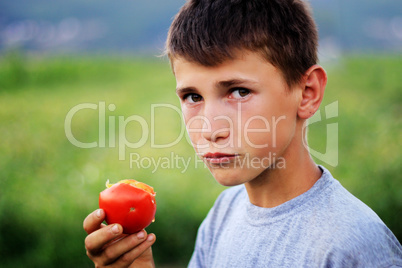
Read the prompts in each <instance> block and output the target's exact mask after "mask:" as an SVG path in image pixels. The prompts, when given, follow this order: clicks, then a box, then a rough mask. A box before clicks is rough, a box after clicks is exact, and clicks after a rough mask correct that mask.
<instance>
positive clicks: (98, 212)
mask: <svg viewBox="0 0 402 268" xmlns="http://www.w3.org/2000/svg"><path fill="white" fill-rule="evenodd" d="M96 217H98V218H100V217H102V210H101V209H98V210H97V211H96Z"/></svg>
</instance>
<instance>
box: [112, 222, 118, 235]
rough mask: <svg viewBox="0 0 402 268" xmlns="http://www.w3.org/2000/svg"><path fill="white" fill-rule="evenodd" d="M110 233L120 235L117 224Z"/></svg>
mask: <svg viewBox="0 0 402 268" xmlns="http://www.w3.org/2000/svg"><path fill="white" fill-rule="evenodd" d="M112 232H113V233H115V234H118V233H120V228H119V226H118V225H117V224H115V225H113V227H112Z"/></svg>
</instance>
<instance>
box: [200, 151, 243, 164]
mask: <svg viewBox="0 0 402 268" xmlns="http://www.w3.org/2000/svg"><path fill="white" fill-rule="evenodd" d="M238 156H239V155H238V154H226V153H206V154H204V155H203V158H204V160H205V161H207V162H208V163H210V164H229V163H230V162H232V161H233V160H234V159H235V158H237V157H238Z"/></svg>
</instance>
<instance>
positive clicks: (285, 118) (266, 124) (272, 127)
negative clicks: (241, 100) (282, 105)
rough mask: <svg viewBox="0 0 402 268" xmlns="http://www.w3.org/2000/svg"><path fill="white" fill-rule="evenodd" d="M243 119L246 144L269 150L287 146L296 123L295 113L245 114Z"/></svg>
mask: <svg viewBox="0 0 402 268" xmlns="http://www.w3.org/2000/svg"><path fill="white" fill-rule="evenodd" d="M242 120H243V122H244V123H243V126H242V128H243V131H242V134H243V137H242V139H243V140H244V142H245V144H246V145H247V146H249V147H251V148H255V149H266V150H269V151H276V148H279V147H284V146H286V144H287V143H288V141H289V139H290V137H291V136H292V133H293V132H294V128H295V123H296V118H295V116H294V115H293V113H288V114H284V113H282V114H280V113H279V114H277V115H273V114H269V115H267V114H265V115H254V116H251V117H249V116H245V117H244V118H243V119H242ZM279 150H280V149H279Z"/></svg>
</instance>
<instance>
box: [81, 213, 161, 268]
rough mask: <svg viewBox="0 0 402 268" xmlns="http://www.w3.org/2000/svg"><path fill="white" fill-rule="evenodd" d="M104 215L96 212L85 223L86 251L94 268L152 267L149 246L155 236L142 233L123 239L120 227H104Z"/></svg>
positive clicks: (126, 236) (124, 236)
mask: <svg viewBox="0 0 402 268" xmlns="http://www.w3.org/2000/svg"><path fill="white" fill-rule="evenodd" d="M104 220H105V212H104V211H103V210H102V209H98V210H96V211H94V212H92V213H91V214H89V215H88V216H87V217H86V218H85V220H84V230H85V231H86V232H87V233H88V236H87V237H86V239H85V248H86V250H87V255H88V257H89V258H90V259H91V260H92V261H93V262H94V264H95V267H155V264H154V260H153V257H152V249H151V246H152V244H153V243H154V242H155V235H154V234H149V235H147V233H146V232H145V230H142V231H140V232H138V233H136V234H132V235H125V234H123V233H122V232H123V228H122V227H121V226H120V225H119V224H111V225H104V224H103V223H102V222H103V221H104Z"/></svg>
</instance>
